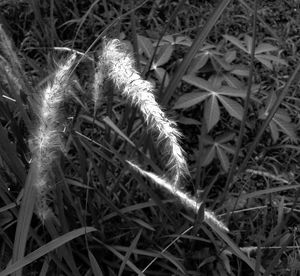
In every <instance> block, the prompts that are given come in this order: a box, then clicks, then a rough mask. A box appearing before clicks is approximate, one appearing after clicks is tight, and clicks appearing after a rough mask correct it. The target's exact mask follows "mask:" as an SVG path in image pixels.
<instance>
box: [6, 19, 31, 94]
mask: <svg viewBox="0 0 300 276" xmlns="http://www.w3.org/2000/svg"><path fill="white" fill-rule="evenodd" d="M13 48H14V47H13V43H12V41H11V39H10V38H9V37H8V35H7V34H6V33H5V31H4V29H3V26H2V24H0V55H1V56H3V57H4V59H6V61H7V62H8V63H9V66H10V67H11V69H12V72H13V73H14V75H16V77H17V79H18V83H20V82H21V85H22V86H23V88H26V89H28V87H29V86H28V84H27V81H26V78H25V72H24V70H23V67H22V65H21V63H20V60H19V58H18V56H17V54H16V52H15V51H14V49H13Z"/></svg>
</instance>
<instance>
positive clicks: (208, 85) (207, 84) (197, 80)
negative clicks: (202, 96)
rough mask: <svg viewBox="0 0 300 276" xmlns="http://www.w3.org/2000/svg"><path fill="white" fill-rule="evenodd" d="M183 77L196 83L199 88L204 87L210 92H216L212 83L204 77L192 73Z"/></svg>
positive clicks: (189, 81)
mask: <svg viewBox="0 0 300 276" xmlns="http://www.w3.org/2000/svg"><path fill="white" fill-rule="evenodd" d="M182 79H183V80H184V81H186V82H187V83H189V84H191V85H194V86H196V87H198V88H201V89H204V90H206V91H208V92H216V91H215V88H214V87H213V86H212V85H211V83H210V82H208V81H207V80H204V79H202V78H199V77H196V76H192V75H185V76H183V78H182Z"/></svg>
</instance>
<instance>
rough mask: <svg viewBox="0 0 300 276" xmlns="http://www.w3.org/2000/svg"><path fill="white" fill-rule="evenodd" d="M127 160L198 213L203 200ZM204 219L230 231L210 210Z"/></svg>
mask: <svg viewBox="0 0 300 276" xmlns="http://www.w3.org/2000/svg"><path fill="white" fill-rule="evenodd" d="M126 162H127V163H128V164H129V165H130V166H131V167H132V168H133V169H134V170H136V171H137V172H139V173H140V174H141V175H143V176H145V177H148V178H150V179H151V180H152V181H153V182H154V183H156V184H157V185H159V187H161V188H163V189H164V190H165V191H167V192H168V193H170V194H172V195H173V196H174V197H176V198H177V199H179V200H180V201H181V202H182V204H183V205H184V206H185V207H187V208H189V209H192V210H193V211H194V212H195V213H196V214H198V211H199V208H200V206H201V202H198V201H197V200H196V199H195V198H193V197H191V196H190V195H189V194H188V193H186V192H184V191H183V190H181V189H174V186H173V185H171V184H170V183H169V182H168V181H167V180H166V179H163V178H161V177H160V176H158V175H156V174H154V173H152V172H147V171H145V170H143V169H141V168H140V167H139V166H138V165H136V164H134V163H132V162H130V161H126ZM204 221H205V222H206V223H207V224H209V225H210V226H211V227H217V228H219V229H221V230H223V231H226V232H228V231H229V230H228V228H227V227H226V226H225V224H224V223H223V222H221V221H220V220H218V219H217V217H216V215H215V214H214V213H213V212H212V211H210V210H207V209H205V211H204Z"/></svg>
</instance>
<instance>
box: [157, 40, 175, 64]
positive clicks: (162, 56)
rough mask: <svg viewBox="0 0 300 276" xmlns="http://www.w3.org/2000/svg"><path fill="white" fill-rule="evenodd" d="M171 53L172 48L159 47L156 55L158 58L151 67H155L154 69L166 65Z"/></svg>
mask: <svg viewBox="0 0 300 276" xmlns="http://www.w3.org/2000/svg"><path fill="white" fill-rule="evenodd" d="M172 53H173V46H172V45H164V46H162V47H161V49H160V50H159V53H158V58H157V60H156V61H155V62H154V63H153V66H154V65H155V66H156V67H159V66H162V65H164V64H166V63H167V62H168V61H169V60H170V58H171V56H172Z"/></svg>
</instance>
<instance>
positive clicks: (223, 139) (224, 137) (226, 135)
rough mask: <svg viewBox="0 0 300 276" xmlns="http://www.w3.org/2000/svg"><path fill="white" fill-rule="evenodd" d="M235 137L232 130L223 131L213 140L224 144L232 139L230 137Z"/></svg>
mask: <svg viewBox="0 0 300 276" xmlns="http://www.w3.org/2000/svg"><path fill="white" fill-rule="evenodd" d="M234 137H235V133H234V132H225V133H224V134H222V135H219V136H218V137H217V138H216V139H215V140H216V142H217V143H218V144H224V143H227V142H229V141H232V139H233V138H234Z"/></svg>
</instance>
